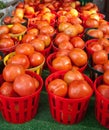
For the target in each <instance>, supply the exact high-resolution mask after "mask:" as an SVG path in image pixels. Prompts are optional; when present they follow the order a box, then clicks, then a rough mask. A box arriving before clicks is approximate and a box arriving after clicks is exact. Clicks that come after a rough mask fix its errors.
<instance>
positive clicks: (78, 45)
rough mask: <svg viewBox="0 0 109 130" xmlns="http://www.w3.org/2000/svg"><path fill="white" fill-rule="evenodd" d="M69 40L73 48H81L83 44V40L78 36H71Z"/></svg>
mask: <svg viewBox="0 0 109 130" xmlns="http://www.w3.org/2000/svg"><path fill="white" fill-rule="evenodd" d="M70 42H71V43H72V45H73V46H74V47H75V48H81V49H83V48H84V46H85V42H84V41H83V40H82V38H80V37H73V38H71V39H70Z"/></svg>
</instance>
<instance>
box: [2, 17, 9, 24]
mask: <svg viewBox="0 0 109 130" xmlns="http://www.w3.org/2000/svg"><path fill="white" fill-rule="evenodd" d="M3 22H4V24H10V23H11V16H6V17H5V18H4V19H3Z"/></svg>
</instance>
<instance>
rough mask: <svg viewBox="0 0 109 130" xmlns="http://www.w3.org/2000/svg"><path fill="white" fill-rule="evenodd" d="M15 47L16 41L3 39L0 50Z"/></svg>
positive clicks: (0, 42) (0, 41)
mask: <svg viewBox="0 0 109 130" xmlns="http://www.w3.org/2000/svg"><path fill="white" fill-rule="evenodd" d="M12 46H14V41H13V40H12V39H11V38H2V39H1V40H0V48H8V47H12Z"/></svg>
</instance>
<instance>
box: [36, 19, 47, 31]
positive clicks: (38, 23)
mask: <svg viewBox="0 0 109 130" xmlns="http://www.w3.org/2000/svg"><path fill="white" fill-rule="evenodd" d="M35 24H36V26H37V28H38V29H39V30H40V29H41V28H42V27H44V26H48V25H49V23H48V21H46V20H37V21H36V23H35Z"/></svg>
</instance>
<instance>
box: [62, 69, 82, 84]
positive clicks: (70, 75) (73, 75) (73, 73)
mask: <svg viewBox="0 0 109 130" xmlns="http://www.w3.org/2000/svg"><path fill="white" fill-rule="evenodd" d="M73 80H84V77H83V76H82V74H81V72H79V71H78V70H76V69H72V70H69V71H68V72H66V73H65V74H64V81H65V82H66V83H68V84H70V83H71V82H72V81H73Z"/></svg>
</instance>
